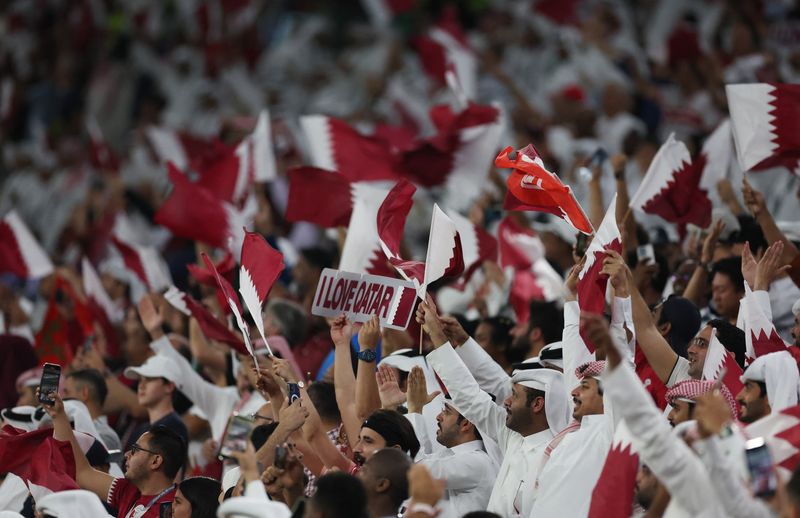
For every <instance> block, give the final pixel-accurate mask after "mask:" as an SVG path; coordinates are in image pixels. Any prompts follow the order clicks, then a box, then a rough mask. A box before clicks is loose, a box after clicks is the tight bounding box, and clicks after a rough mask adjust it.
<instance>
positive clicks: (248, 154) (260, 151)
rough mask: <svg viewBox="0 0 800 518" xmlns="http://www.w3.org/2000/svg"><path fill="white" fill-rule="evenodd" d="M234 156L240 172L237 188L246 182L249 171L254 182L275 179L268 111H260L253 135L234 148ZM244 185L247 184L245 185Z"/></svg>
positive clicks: (275, 169)
mask: <svg viewBox="0 0 800 518" xmlns="http://www.w3.org/2000/svg"><path fill="white" fill-rule="evenodd" d="M236 155H237V156H238V157H239V171H240V174H239V177H238V179H237V187H238V185H239V183H240V182H246V180H247V179H248V178H249V176H250V171H251V170H252V173H253V177H252V178H253V180H255V181H256V182H269V181H272V180H274V179H275V178H276V176H277V168H276V166H275V151H274V150H273V147H272V128H271V126H270V117H269V111H267V110H262V111H261V113H260V114H259V116H258V122H257V123H256V127H255V129H254V130H253V133H251V134H250V135H248V136H247V138H245V139H244V140H243V141H242V142H241V143H240V144H239V146H238V147H237V148H236ZM242 173H244V174H242ZM245 185H249V184H247V183H245ZM237 192H238V191H237ZM237 198H238V196H237Z"/></svg>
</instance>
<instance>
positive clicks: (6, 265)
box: [0, 210, 53, 279]
mask: <svg viewBox="0 0 800 518" xmlns="http://www.w3.org/2000/svg"><path fill="white" fill-rule="evenodd" d="M2 272H10V273H13V274H14V275H16V276H18V277H20V278H23V279H37V278H40V277H45V276H47V275H50V274H51V273H53V263H52V262H50V258H49V257H47V254H46V253H45V251H44V250H43V249H42V247H41V245H40V244H39V242H38V241H36V238H35V237H33V234H32V233H31V231H30V230H29V229H28V227H27V226H26V225H25V222H23V221H22V218H20V217H19V214H17V211H16V210H12V211H11V212H9V213H8V214H6V215H5V217H4V218H3V219H2V220H0V273H2Z"/></svg>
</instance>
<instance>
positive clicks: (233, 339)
mask: <svg viewBox="0 0 800 518" xmlns="http://www.w3.org/2000/svg"><path fill="white" fill-rule="evenodd" d="M164 298H165V299H166V300H167V302H169V303H170V304H171V305H172V307H174V308H175V309H177V310H178V311H180V312H181V313H183V314H184V315H186V316H192V317H193V318H194V319H195V320H197V323H198V324H199V325H200V329H201V330H202V331H203V334H204V335H205V336H206V338H208V339H210V340H215V341H217V342H220V343H223V344H226V345H228V346H230V347H231V348H232V349H233V350H234V351H236V352H237V353H239V354H250V352H249V351H248V350H247V348H246V347H245V346H244V341H243V340H242V339H241V338H239V337H238V336H236V334H235V333H234V332H233V331H231V330H230V329H228V328H227V327H226V326H225V324H223V323H222V322H220V321H219V320H218V319H217V318H216V317H215V316H214V315H212V314H211V312H210V311H209V310H208V309H206V307H205V306H203V305H202V304H200V303H199V302H198V301H196V300H194V298H192V297H191V295H188V294H186V293H184V292H182V291H181V290H179V289H178V288H176V287H175V286H170V288H169V289H168V290H167V292H166V293H164Z"/></svg>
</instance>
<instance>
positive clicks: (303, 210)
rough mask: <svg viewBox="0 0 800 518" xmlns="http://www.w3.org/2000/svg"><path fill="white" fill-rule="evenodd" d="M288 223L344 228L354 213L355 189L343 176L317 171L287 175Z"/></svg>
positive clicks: (301, 169) (302, 170) (307, 169)
mask: <svg viewBox="0 0 800 518" xmlns="http://www.w3.org/2000/svg"><path fill="white" fill-rule="evenodd" d="M288 175H289V201H288V202H287V204H286V220H287V221H309V222H311V223H314V224H316V225H319V226H321V227H323V228H331V227H344V226H347V224H348V222H349V221H350V216H351V215H352V213H353V203H354V200H353V198H354V195H355V192H354V186H353V184H352V183H351V182H350V181H349V180H348V179H347V178H345V177H344V176H343V175H341V174H339V173H337V172H335V171H326V170H324V169H319V168H318V167H308V166H303V167H294V168H292V169H290V170H289V171H288Z"/></svg>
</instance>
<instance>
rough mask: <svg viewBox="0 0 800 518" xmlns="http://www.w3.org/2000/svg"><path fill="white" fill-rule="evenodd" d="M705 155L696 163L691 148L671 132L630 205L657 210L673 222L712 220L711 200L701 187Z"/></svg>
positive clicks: (704, 223)
mask: <svg viewBox="0 0 800 518" xmlns="http://www.w3.org/2000/svg"><path fill="white" fill-rule="evenodd" d="M704 160H705V155H703V154H701V155H700V156H699V157H698V160H697V161H696V162H695V163H692V158H691V156H690V155H689V150H688V149H687V148H686V146H685V145H684V144H683V142H681V141H679V140H675V134H674V133H672V134H670V136H669V138H667V141H666V142H664V144H663V145H662V146H661V148H660V149H659V150H658V153H656V156H655V157H654V158H653V161H652V162H650V167H649V168H648V169H647V174H645V176H644V179H643V180H642V183H641V184H640V185H639V189H638V190H637V191H636V194H634V195H633V196H632V197H631V201H630V208H631V209H636V210H641V211H644V212H647V213H648V214H657V215H659V216H661V217H662V218H664V219H665V220H667V221H669V222H671V223H684V224H685V223H694V224H695V225H697V226H698V227H701V228H706V227H708V225H709V224H711V201H710V200H709V199H708V196H707V194H706V192H705V191H703V190H702V189H700V177H701V175H702V174H703V169H704V167H705V163H704Z"/></svg>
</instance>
